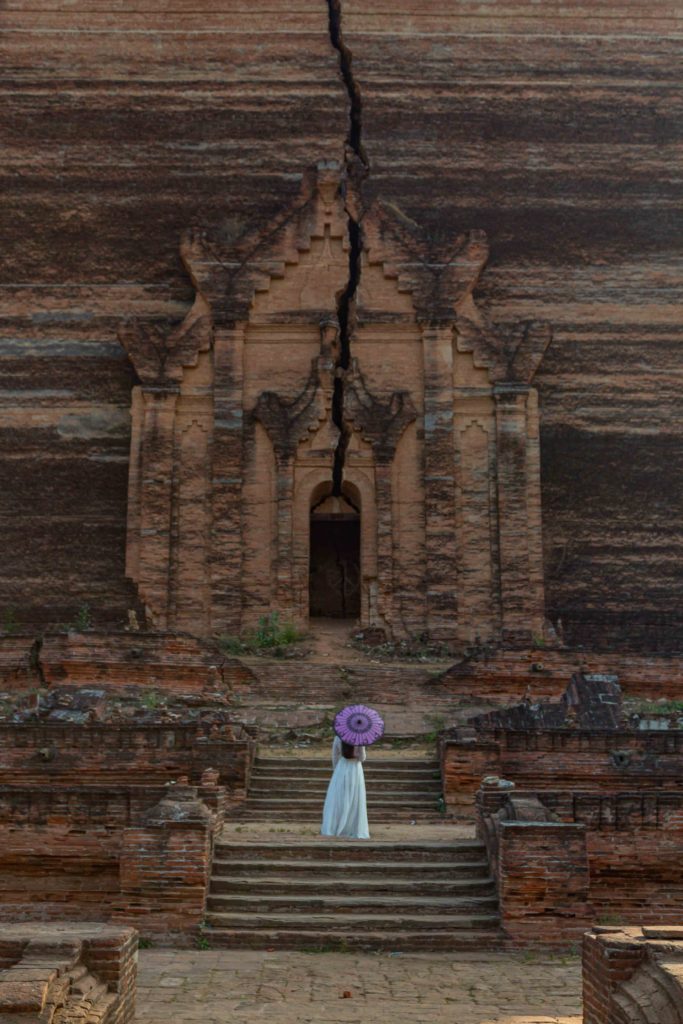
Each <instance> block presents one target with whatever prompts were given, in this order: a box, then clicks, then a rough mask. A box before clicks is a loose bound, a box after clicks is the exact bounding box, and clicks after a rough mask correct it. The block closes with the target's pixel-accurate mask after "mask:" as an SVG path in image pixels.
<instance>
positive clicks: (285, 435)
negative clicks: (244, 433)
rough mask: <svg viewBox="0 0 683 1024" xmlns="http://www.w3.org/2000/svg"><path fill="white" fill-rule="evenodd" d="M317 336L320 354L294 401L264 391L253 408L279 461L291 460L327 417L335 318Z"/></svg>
mask: <svg viewBox="0 0 683 1024" xmlns="http://www.w3.org/2000/svg"><path fill="white" fill-rule="evenodd" d="M320 334H321V337H320V355H319V356H317V357H316V358H315V359H313V360H312V361H311V372H310V374H309V377H308V380H307V381H306V385H305V387H304V388H303V390H302V391H301V392H300V393H299V394H298V395H297V396H296V398H294V399H293V400H292V401H289V402H288V401H287V399H286V398H283V397H282V396H281V395H279V394H277V393H276V392H275V391H263V392H262V393H261V394H260V395H259V397H258V401H257V402H256V406H255V407H254V411H253V416H254V418H255V419H257V420H259V421H260V422H261V423H262V424H263V426H264V427H265V428H266V431H267V433H268V437H269V438H270V440H271V443H272V445H273V448H274V450H275V452H276V454H277V455H278V456H279V457H281V458H291V457H292V456H293V455H294V452H295V451H296V448H297V446H298V445H299V443H300V442H301V441H303V439H304V438H305V437H306V436H308V435H309V434H310V433H312V432H313V431H314V430H315V429H316V428H317V427H318V426H319V424H320V423H322V422H323V421H324V420H325V418H326V416H327V415H329V410H330V405H331V402H332V387H333V379H334V372H335V364H336V360H337V357H338V352H339V323H338V321H337V319H336V317H334V318H330V319H327V320H324V321H322V322H321V325H320Z"/></svg>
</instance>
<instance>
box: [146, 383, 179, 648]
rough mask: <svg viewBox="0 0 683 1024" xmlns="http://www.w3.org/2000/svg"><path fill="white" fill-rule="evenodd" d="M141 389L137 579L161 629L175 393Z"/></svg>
mask: <svg viewBox="0 0 683 1024" xmlns="http://www.w3.org/2000/svg"><path fill="white" fill-rule="evenodd" d="M140 390H141V395H142V404H143V409H142V441H141V446H142V454H141V460H140V466H141V485H140V506H139V507H140V514H139V525H140V541H139V556H138V574H137V583H138V587H139V592H140V595H141V597H142V599H143V601H144V602H145V605H146V606H147V609H148V615H149V617H150V618H151V619H152V621H153V624H154V625H155V626H156V627H157V628H159V629H165V628H166V627H167V626H168V602H169V589H170V568H171V514H172V507H173V478H174V465H175V450H174V445H175V418H176V405H177V402H178V391H177V389H172V388H157V387H142V388H141V389H140Z"/></svg>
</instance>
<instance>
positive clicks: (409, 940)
mask: <svg viewBox="0 0 683 1024" xmlns="http://www.w3.org/2000/svg"><path fill="white" fill-rule="evenodd" d="M202 937H203V938H204V939H205V940H206V941H207V942H208V944H209V947H210V948H215V949H272V948H275V949H293V950H297V949H298V950H304V951H306V952H310V953H316V952H321V953H327V952H334V951H335V950H336V951H339V952H345V951H347V950H350V949H357V950H359V951H365V952H380V951H392V952H406V953H409V952H419V951H423V952H433V951H436V950H443V951H446V952H448V951H457V950H470V949H471V950H480V949H497V948H498V947H500V946H501V945H502V941H503V936H502V933H501V931H500V929H498V928H487V929H485V930H483V929H482V930H480V929H475V928H472V929H470V928H468V929H434V930H433V931H422V932H416V931H414V932H407V931H401V930H389V929H387V930H385V931H381V932H377V931H371V930H370V931H363V932H361V933H357V932H353V931H344V930H342V929H341V928H340V926H339V922H337V926H336V927H334V928H330V929H323V930H314V929H313V928H309V929H306V930H301V931H299V930H290V929H287V928H283V929H278V930H277V931H274V930H272V929H270V928H252V929H248V928H239V929H231V928H220V927H213V926H212V927H208V928H207V927H205V928H203V929H202Z"/></svg>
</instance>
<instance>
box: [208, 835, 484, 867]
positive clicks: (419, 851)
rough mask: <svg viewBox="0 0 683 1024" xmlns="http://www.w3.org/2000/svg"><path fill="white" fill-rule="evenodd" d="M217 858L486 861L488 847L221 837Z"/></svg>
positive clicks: (476, 842) (464, 843)
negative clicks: (251, 840)
mask: <svg viewBox="0 0 683 1024" xmlns="http://www.w3.org/2000/svg"><path fill="white" fill-rule="evenodd" d="M215 857H216V859H217V860H228V861H230V860H233V859H238V860H241V861H248V860H249V861H253V860H256V861H259V862H262V863H266V862H268V861H277V860H303V861H309V862H310V861H334V862H338V861H342V862H345V863H349V862H355V863H359V862H366V861H371V862H374V863H387V862H389V863H395V862H397V861H400V862H401V863H404V862H406V861H410V862H413V863H424V862H438V863H440V864H443V863H448V864H460V863H468V864H470V863H472V862H473V861H477V862H484V861H485V860H486V849H485V847H484V844H483V843H481V842H479V840H478V839H461V840H459V841H458V842H455V843H440V842H382V841H381V840H375V841H373V840H372V839H367V840H362V841H361V840H354V839H347V840H343V839H317V840H314V841H312V842H302V843H298V842H297V843H287V842H278V841H273V842H267V843H260V842H259V843H250V842H238V841H235V840H234V839H230V840H224V839H218V841H217V842H216V847H215Z"/></svg>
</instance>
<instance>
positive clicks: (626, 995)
mask: <svg viewBox="0 0 683 1024" xmlns="http://www.w3.org/2000/svg"><path fill="white" fill-rule="evenodd" d="M638 1021H656V1022H657V1024H664V1022H666V1024H683V927H662V926H659V927H658V926H653V927H643V928H594V929H592V930H591V931H590V932H588V933H587V934H586V935H584V939H583V1022H584V1024H634V1022H638Z"/></svg>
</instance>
